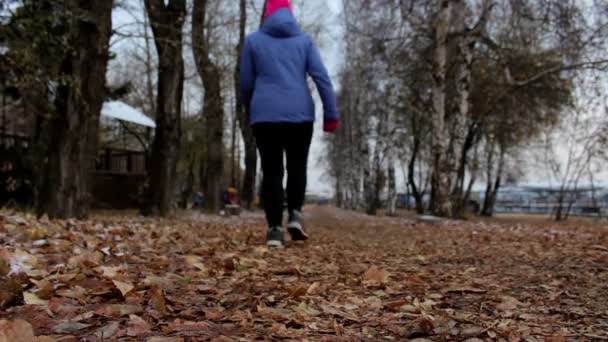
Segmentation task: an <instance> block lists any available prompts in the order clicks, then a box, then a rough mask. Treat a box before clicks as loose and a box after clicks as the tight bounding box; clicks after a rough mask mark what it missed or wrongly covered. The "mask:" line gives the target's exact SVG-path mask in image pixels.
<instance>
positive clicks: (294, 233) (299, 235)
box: [287, 224, 308, 241]
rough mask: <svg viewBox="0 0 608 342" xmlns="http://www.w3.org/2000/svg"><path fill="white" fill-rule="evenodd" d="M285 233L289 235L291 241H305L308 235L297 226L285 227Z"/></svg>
mask: <svg viewBox="0 0 608 342" xmlns="http://www.w3.org/2000/svg"><path fill="white" fill-rule="evenodd" d="M287 231H288V232H289V235H291V239H292V240H293V241H306V240H308V234H306V232H305V231H304V229H302V226H300V225H299V224H290V225H288V226H287Z"/></svg>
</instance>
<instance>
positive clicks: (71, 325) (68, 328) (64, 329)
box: [53, 322, 91, 334]
mask: <svg viewBox="0 0 608 342" xmlns="http://www.w3.org/2000/svg"><path fill="white" fill-rule="evenodd" d="M90 326H91V325H90V324H84V323H79V322H64V323H60V324H58V325H56V326H55V327H54V328H53V331H54V332H56V333H58V334H71V333H75V332H77V331H80V330H82V329H86V328H88V327H90Z"/></svg>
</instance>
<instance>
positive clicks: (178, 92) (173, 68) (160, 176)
mask: <svg viewBox="0 0 608 342" xmlns="http://www.w3.org/2000/svg"><path fill="white" fill-rule="evenodd" d="M165 3H166V1H164V0H145V5H146V10H147V13H148V17H149V18H150V23H151V25H152V32H153V33H154V42H155V45H156V50H157V52H158V63H159V70H158V84H157V97H156V129H155V133H154V140H153V142H152V155H151V158H150V174H149V176H148V184H147V189H146V198H145V200H144V206H143V208H142V213H143V214H144V215H151V216H156V215H160V216H168V215H169V214H170V213H171V211H172V207H173V203H174V200H175V191H176V188H175V186H176V179H177V160H178V156H179V147H180V139H181V106H182V96H183V89H184V59H183V56H182V41H183V37H182V26H183V24H184V20H185V17H186V0H169V2H168V4H165Z"/></svg>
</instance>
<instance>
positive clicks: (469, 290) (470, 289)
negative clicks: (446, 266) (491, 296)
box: [443, 286, 487, 293]
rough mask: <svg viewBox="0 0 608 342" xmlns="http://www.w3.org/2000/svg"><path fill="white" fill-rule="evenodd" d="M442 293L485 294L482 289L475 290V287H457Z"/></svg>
mask: <svg viewBox="0 0 608 342" xmlns="http://www.w3.org/2000/svg"><path fill="white" fill-rule="evenodd" d="M443 292H444V293H486V292H487V291H486V290H484V289H479V288H476V287H470V286H457V287H450V288H447V289H445V290H444V291H443Z"/></svg>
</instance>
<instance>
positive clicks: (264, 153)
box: [241, 0, 340, 247]
mask: <svg viewBox="0 0 608 342" xmlns="http://www.w3.org/2000/svg"><path fill="white" fill-rule="evenodd" d="M307 75H310V76H311V77H312V79H313V80H314V82H315V84H316V86H317V90H318V91H319V95H320V96H321V100H322V101H323V109H324V112H325V113H324V125H323V129H324V131H325V132H333V131H334V130H336V129H337V128H338V126H339V124H340V122H339V116H338V110H337V108H336V96H335V93H334V89H333V86H332V84H331V80H330V78H329V75H328V74H327V70H326V69H325V66H324V65H323V62H322V60H321V56H320V54H319V50H318V48H317V46H316V45H315V44H314V43H313V41H312V38H311V37H310V36H309V35H307V34H305V33H303V32H302V31H300V28H299V26H298V23H297V22H296V19H295V17H294V16H293V13H292V6H291V4H290V2H289V0H268V4H267V9H266V13H265V21H264V25H263V26H262V28H261V29H260V30H259V31H258V32H255V33H252V34H250V35H249V36H248V37H247V40H246V42H245V46H244V49H243V56H242V61H241V95H242V99H243V103H244V104H245V106H246V107H247V110H248V112H249V115H250V122H251V125H252V126H253V132H254V135H255V138H256V141H257V146H258V150H259V152H260V157H261V159H262V171H263V173H264V176H263V177H264V178H263V182H262V197H263V200H264V209H265V211H266V220H267V221H268V233H267V236H266V243H267V245H268V246H271V247H282V246H283V244H284V237H283V232H284V230H283V228H282V222H283V201H284V190H283V174H284V168H283V155H284V154H285V155H286V156H287V158H286V159H287V206H288V210H289V221H288V224H287V229H288V231H289V233H290V235H291V239H292V240H306V239H308V234H307V233H306V231H305V230H304V225H303V222H302V206H303V204H304V196H305V193H306V169H307V161H308V151H309V148H310V142H311V139H312V132H313V122H314V121H315V108H314V107H315V104H314V102H313V99H312V96H311V94H310V90H309V88H308V82H307Z"/></svg>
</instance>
